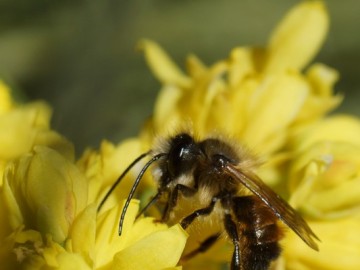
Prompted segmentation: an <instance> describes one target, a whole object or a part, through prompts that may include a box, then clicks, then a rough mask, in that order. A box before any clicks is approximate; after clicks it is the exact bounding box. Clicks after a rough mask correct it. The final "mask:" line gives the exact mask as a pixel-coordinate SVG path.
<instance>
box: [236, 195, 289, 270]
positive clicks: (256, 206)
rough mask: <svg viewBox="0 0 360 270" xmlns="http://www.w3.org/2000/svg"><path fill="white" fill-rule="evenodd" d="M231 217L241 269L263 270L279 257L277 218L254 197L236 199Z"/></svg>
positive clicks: (280, 231)
mask: <svg viewBox="0 0 360 270" xmlns="http://www.w3.org/2000/svg"><path fill="white" fill-rule="evenodd" d="M233 200H234V201H233V202H234V203H235V204H236V207H235V209H236V211H234V214H235V216H236V219H237V222H238V234H239V238H240V239H239V243H240V257H241V269H242V270H266V269H268V268H269V265H270V263H271V262H272V261H273V260H275V259H277V258H278V257H279V255H280V252H281V248H280V245H279V243H278V242H279V240H280V239H281V238H282V235H283V233H282V230H281V228H280V227H279V226H278V224H277V217H276V216H275V214H274V213H273V212H272V211H271V209H269V208H268V207H267V206H266V205H265V204H264V203H263V202H262V201H261V200H259V199H258V198H257V197H255V196H244V197H236V198H234V199H233Z"/></svg>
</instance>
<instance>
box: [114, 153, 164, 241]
mask: <svg viewBox="0 0 360 270" xmlns="http://www.w3.org/2000/svg"><path fill="white" fill-rule="evenodd" d="M166 155H167V154H166V153H160V154H157V155H156V156H153V157H152V159H150V160H149V161H148V162H147V163H146V164H145V165H144V167H143V168H142V169H141V171H140V173H139V174H138V176H137V177H136V179H135V182H134V184H133V186H132V188H131V190H130V193H129V196H128V198H127V199H126V202H125V205H124V208H123V210H122V213H121V217H120V222H119V235H121V232H122V228H123V223H124V219H125V215H126V211H127V209H128V207H129V204H130V201H131V199H132V197H133V196H134V193H135V190H136V188H137V186H138V185H139V183H140V180H141V178H142V176H143V175H144V173H145V171H146V170H147V168H148V167H149V166H150V165H151V164H152V163H153V162H155V161H157V160H158V159H160V158H162V157H163V156H166Z"/></svg>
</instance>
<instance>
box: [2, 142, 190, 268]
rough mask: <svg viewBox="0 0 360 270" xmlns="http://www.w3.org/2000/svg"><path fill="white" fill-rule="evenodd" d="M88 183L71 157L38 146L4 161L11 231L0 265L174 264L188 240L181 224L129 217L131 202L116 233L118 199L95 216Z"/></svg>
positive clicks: (5, 199) (134, 205) (132, 214)
mask: <svg viewBox="0 0 360 270" xmlns="http://www.w3.org/2000/svg"><path fill="white" fill-rule="evenodd" d="M89 167H90V166H89ZM97 169H98V168H96V167H95V168H94V169H93V170H97ZM89 170H90V171H91V169H90V168H89ZM104 174H106V173H104ZM90 180H91V179H88V178H87V177H86V176H85V175H84V174H83V173H82V172H81V170H79V168H78V167H77V166H76V165H75V164H74V163H73V161H70V160H68V159H66V157H64V156H63V155H61V154H60V153H58V152H57V151H55V150H53V149H50V148H48V147H45V146H36V147H35V148H34V150H33V151H32V152H30V153H28V154H25V155H23V156H22V157H21V158H20V159H16V160H14V161H13V162H10V163H9V164H8V165H7V167H6V172H5V180H4V185H3V189H2V190H1V192H2V193H1V197H2V199H3V203H4V205H1V206H2V208H3V209H5V210H6V211H7V220H6V221H7V222H8V223H9V224H8V226H7V227H8V228H10V230H11V231H12V232H11V231H10V232H9V233H8V235H7V236H6V237H5V238H4V240H3V242H4V245H2V247H1V248H0V260H1V262H2V264H3V265H5V266H7V267H8V269H12V268H19V267H21V269H53V268H54V267H55V268H56V269H134V270H136V269H144V267H147V269H151V270H152V269H154V270H155V269H172V268H173V267H175V266H176V264H177V262H178V261H179V259H180V256H181V253H182V251H183V248H184V246H185V243H186V238H187V234H186V233H185V232H184V231H183V230H182V228H181V227H180V226H179V225H175V226H173V227H170V228H169V227H168V226H166V225H165V224H159V223H155V222H154V219H153V218H139V219H137V220H135V217H136V215H137V212H138V209H139V206H138V202H136V201H132V202H131V204H130V206H129V209H128V212H127V215H126V219H125V223H124V230H123V233H122V235H121V236H120V237H119V236H118V234H117V229H118V221H119V218H120V214H121V211H122V208H123V203H118V204H117V205H115V206H112V207H108V209H103V210H102V211H101V212H100V213H97V204H96V203H95V202H94V201H90V200H89V198H88V191H89V185H88V183H89V182H90ZM97 180H98V181H102V179H101V178H99V179H97ZM123 199H124V198H123ZM2 225H3V224H2ZM149 250H151V252H149ZM173 269H175V268H173Z"/></svg>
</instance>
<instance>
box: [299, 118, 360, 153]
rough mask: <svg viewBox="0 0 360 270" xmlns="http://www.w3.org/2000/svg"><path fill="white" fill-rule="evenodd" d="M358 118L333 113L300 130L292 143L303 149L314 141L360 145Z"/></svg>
mask: <svg viewBox="0 0 360 270" xmlns="http://www.w3.org/2000/svg"><path fill="white" fill-rule="evenodd" d="M359 134H360V120H359V119H358V118H356V117H353V116H350V115H334V116H330V117H328V118H325V119H324V120H322V121H320V122H318V123H316V124H315V125H313V126H311V127H310V128H308V129H305V130H303V131H302V132H300V133H299V134H298V135H297V137H296V138H295V140H294V142H293V145H294V147H296V149H298V150H303V149H306V148H308V147H309V146H311V145H312V144H314V143H316V142H321V141H332V142H348V143H351V144H354V145H357V146H360V136H359Z"/></svg>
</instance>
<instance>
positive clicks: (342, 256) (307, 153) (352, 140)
mask: <svg viewBox="0 0 360 270" xmlns="http://www.w3.org/2000/svg"><path fill="white" fill-rule="evenodd" d="M359 135H360V120H359V119H357V118H355V117H351V116H345V115H337V116H332V117H329V118H326V119H324V120H322V121H319V122H318V123H316V124H314V125H312V126H309V127H308V128H307V129H305V130H301V131H299V133H297V136H295V138H294V142H293V144H292V146H293V148H294V149H293V151H294V154H293V156H294V160H293V161H292V162H291V163H290V167H289V175H288V179H289V182H288V183H287V184H288V185H289V189H290V194H291V197H290V203H291V204H292V205H293V206H295V207H296V208H298V209H300V210H301V212H302V213H303V215H304V216H305V217H306V218H307V220H308V222H309V225H310V226H311V227H312V228H313V230H314V231H315V232H316V233H317V234H318V236H319V238H320V239H321V244H320V252H319V253H317V252H314V251H312V250H308V249H307V247H306V246H305V245H303V244H302V243H301V242H300V241H299V240H298V239H296V236H294V235H293V234H289V235H288V237H286V238H285V240H284V241H283V245H284V247H286V248H284V253H283V258H284V261H285V262H284V264H285V266H286V268H278V269H279V270H280V269H301V270H302V269H334V270H335V269H354V270H355V269H359V268H360V235H359V234H358V233H356V232H357V230H358V229H357V228H358V227H359V226H360V214H359V213H360V158H359V157H360V136H359Z"/></svg>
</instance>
